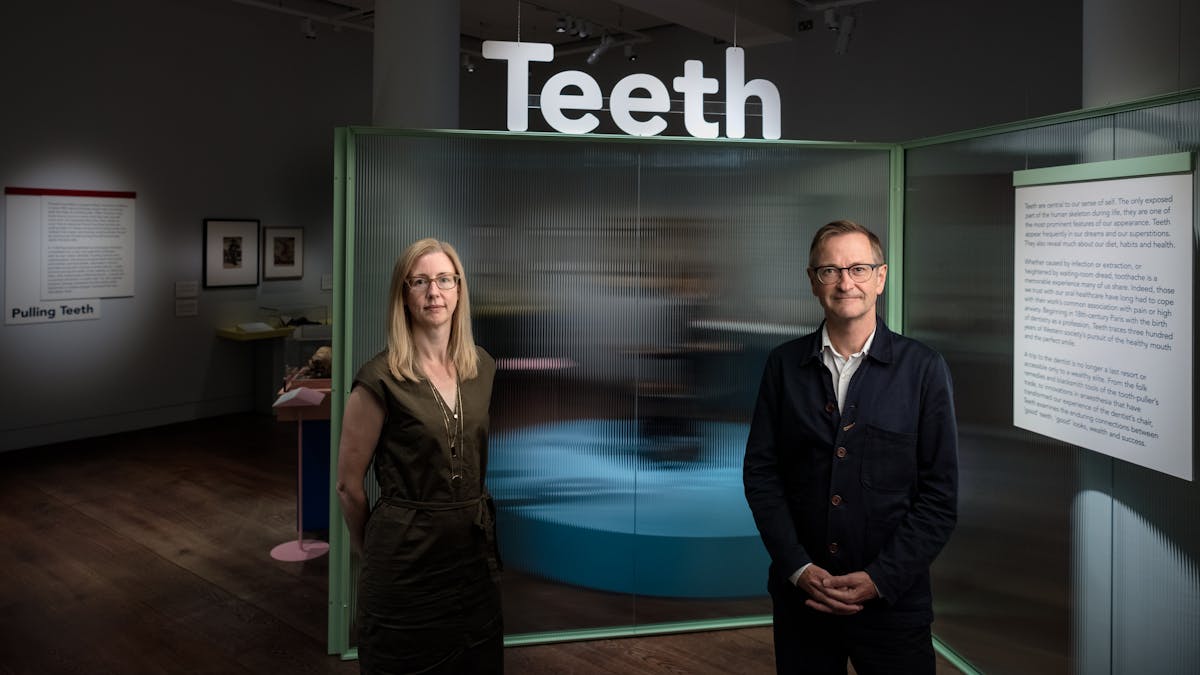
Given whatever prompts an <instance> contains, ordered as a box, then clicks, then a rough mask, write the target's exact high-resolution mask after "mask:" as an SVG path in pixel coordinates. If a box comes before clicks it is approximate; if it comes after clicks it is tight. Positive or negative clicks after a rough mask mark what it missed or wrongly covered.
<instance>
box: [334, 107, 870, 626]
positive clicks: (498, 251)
mask: <svg viewBox="0 0 1200 675" xmlns="http://www.w3.org/2000/svg"><path fill="white" fill-rule="evenodd" d="M341 151H344V158H345V162H344V163H343V165H342V168H341V169H339V171H344V172H345V175H344V177H345V182H344V183H343V184H342V185H343V188H344V193H342V196H343V197H344V202H345V210H344V214H343V216H342V217H343V219H344V220H343V221H342V223H340V228H339V231H340V234H341V237H340V238H341V240H342V241H344V242H346V248H345V249H344V251H343V252H342V257H343V259H344V263H343V269H342V275H343V276H344V279H345V284H344V287H343V288H341V289H340V291H339V295H341V296H342V297H343V298H344V299H345V300H344V303H343V304H344V306H343V310H344V311H343V315H344V319H343V320H345V321H346V322H347V328H346V330H345V331H344V333H343V336H344V337H343V340H344V342H343V344H344V347H343V355H342V357H341V359H340V361H339V363H343V364H347V366H348V367H347V368H346V370H347V375H348V374H349V372H351V370H352V368H356V367H357V365H358V364H361V363H362V362H363V361H364V360H366V359H368V358H370V357H371V356H372V355H374V354H375V353H377V352H378V351H379V350H380V349H382V348H383V344H384V343H383V335H384V326H383V321H384V315H385V303H386V293H387V287H388V282H389V275H390V273H391V267H392V264H393V262H394V260H395V258H396V256H397V255H398V254H399V253H400V252H401V250H402V249H403V248H404V247H405V246H406V245H407V244H409V243H410V242H412V241H414V240H415V239H418V238H420V237H425V236H433V237H437V238H439V239H444V240H447V241H450V242H452V243H453V244H454V245H455V246H456V247H457V248H458V250H459V252H460V253H461V254H462V256H463V259H464V262H465V264H466V266H467V270H468V275H469V278H470V290H471V301H472V305H473V314H474V328H475V335H476V339H477V341H478V342H479V344H480V345H482V346H484V347H485V348H486V349H488V350H489V351H490V352H491V353H492V355H493V356H495V357H496V358H497V359H498V361H499V364H500V371H499V374H498V376H497V383H496V390H495V396H494V399H493V406H492V415H491V422H492V450H491V464H490V467H489V484H490V486H491V490H492V492H493V494H494V496H495V498H496V501H497V506H498V511H499V514H498V522H499V534H500V542H501V548H502V553H503V555H504V562H505V565H506V568H507V569H506V572H505V574H504V578H503V585H504V600H505V626H506V631H507V633H508V634H509V636H510V639H509V643H510V644H518V643H522V642H529V641H537V640H546V639H563V637H564V636H572V635H578V636H583V635H587V636H595V635H599V634H605V633H606V632H607V633H609V634H629V631H630V630H632V631H633V632H637V631H640V630H645V631H652V630H662V629H666V628H669V629H674V630H678V629H686V628H688V627H715V626H720V625H733V624H737V623H738V622H742V623H747V622H755V621H759V622H761V621H762V620H763V618H764V617H765V616H766V615H768V614H769V612H770V603H769V600H768V599H767V597H766V588H765V587H766V579H765V576H766V566H767V558H766V553H765V551H764V550H763V548H762V545H761V543H760V542H759V540H758V537H757V533H756V531H755V529H754V525H753V522H752V521H751V518H750V514H749V510H748V509H747V508H746V506H745V501H744V498H743V496H742V487H741V460H742V453H743V449H744V443H745V437H746V429H747V423H748V419H749V415H750V411H751V407H752V405H753V396H754V394H755V390H756V388H757V385H758V379H759V376H760V374H761V367H762V363H763V361H764V359H765V356H766V352H767V350H769V349H770V348H771V347H773V346H774V345H776V344H778V343H780V342H782V341H784V340H787V339H789V338H791V337H794V336H798V335H800V334H802V333H804V332H807V331H809V330H811V329H812V328H813V327H814V326H816V325H817V323H818V321H819V318H820V314H819V311H818V310H819V308H818V306H817V304H816V302H815V300H814V299H813V298H812V297H811V294H810V290H809V287H808V284H807V282H806V281H805V277H804V268H805V266H806V264H807V246H808V242H809V240H810V238H811V236H812V234H813V232H814V231H815V230H816V229H817V228H818V227H820V226H821V225H822V224H824V223H826V222H828V221H830V220H834V219H837V218H852V219H855V220H858V221H860V222H863V223H867V224H870V225H872V226H874V227H875V228H876V229H877V230H878V231H879V233H880V235H881V236H882V237H883V238H884V240H885V243H886V238H887V231H888V224H889V223H888V217H889V206H890V205H889V201H888V199H889V193H890V180H891V176H890V175H889V172H890V158H891V151H890V149H889V148H888V147H885V146H864V145H826V144H801V143H763V142H757V143H755V142H695V141H670V140H663V139H650V140H633V139H616V138H566V137H558V136H541V135H497V134H472V133H450V132H446V133H428V132H426V133H420V132H412V133H408V132H395V131H379V130H361V129H356V130H349V131H347V132H346V133H345V134H344V143H343V145H342V148H341ZM339 157H341V155H339ZM339 175H341V174H340V173H339ZM339 394H341V395H342V396H344V395H345V390H344V389H343V390H341V391H339ZM340 404H341V401H340V400H336V401H335V419H336V415H337V409H338V408H339V407H340ZM336 546H337V537H335V547H336ZM340 555H341V556H342V559H343V560H347V561H348V560H349V559H348V558H347V557H346V556H347V555H348V554H347V553H345V552H344V551H342V552H341V553H340ZM338 556H339V553H338V552H337V551H335V561H336V559H337V557H338ZM331 569H332V570H333V572H332V578H331V589H332V591H331V598H332V600H333V602H332V606H333V608H334V609H333V612H334V614H335V617H334V620H333V621H332V622H331V624H332V625H335V626H342V625H343V624H341V623H339V622H342V621H346V622H348V621H349V617H351V616H352V614H353V585H352V579H353V573H352V571H353V563H352V561H351V562H350V564H349V565H347V567H346V568H345V569H342V568H341V567H340V566H338V565H337V564H336V562H335V565H334V567H333V568H331ZM347 632H348V633H349V635H350V639H351V641H352V639H353V632H352V630H351V631H347ZM331 643H333V644H335V645H336V644H337V640H336V636H334V634H333V632H331ZM351 644H352V642H351Z"/></svg>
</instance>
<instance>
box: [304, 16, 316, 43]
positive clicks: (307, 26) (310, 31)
mask: <svg viewBox="0 0 1200 675" xmlns="http://www.w3.org/2000/svg"><path fill="white" fill-rule="evenodd" d="M300 32H301V33H303V34H304V37H306V38H308V39H309V40H316V39H317V27H316V26H315V25H313V20H312V18H311V17H305V18H304V19H303V20H301V21H300Z"/></svg>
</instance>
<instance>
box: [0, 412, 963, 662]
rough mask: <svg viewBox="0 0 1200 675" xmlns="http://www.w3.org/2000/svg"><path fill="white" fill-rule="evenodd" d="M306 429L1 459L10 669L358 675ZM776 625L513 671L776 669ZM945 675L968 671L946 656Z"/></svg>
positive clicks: (520, 658)
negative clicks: (287, 551)
mask: <svg viewBox="0 0 1200 675" xmlns="http://www.w3.org/2000/svg"><path fill="white" fill-rule="evenodd" d="M295 433H296V431H295V426H293V425H292V424H287V423H277V422H275V421H274V420H273V419H272V418H269V417H262V416H256V415H236V416H229V417H222V418H217V419H212V420H201V421H197V422H190V423H185V424H179V425H172V426H169V427H162V428H158V429H149V430H144V431H137V432H131V433H126V434H119V435H115V436H109V437H104V438H99V439H89V440H86V441H77V442H71V443H65V444H60V445H56V446H47V447H42V448H32V449H29V450H21V451H15V452H8V453H0V540H2V541H0V673H2V674H6V675H7V674H10V673H12V674H17V673H20V674H25V673H29V674H34V673H36V674H38V675H43V674H55V673H122V674H136V673H214V674H215V673H289V674H291V673H355V672H357V670H358V668H357V664H356V663H354V662H343V661H341V660H340V659H339V658H337V657H335V656H329V655H327V654H326V653H325V652H326V650H325V644H326V606H327V583H328V581H327V571H328V568H327V560H328V559H327V557H322V558H318V559H316V560H312V561H308V562H304V563H283V562H278V561H275V560H273V559H272V558H271V557H270V555H269V551H270V549H271V548H272V547H273V546H274V545H276V544H279V543H282V542H284V541H287V540H288V539H290V538H291V537H293V536H295V530H294V528H295V520H294V519H295V495H294V489H295V488H294V483H295V479H294V476H295V461H296V458H295V443H296V437H295ZM771 652H772V641H771V632H770V629H769V628H749V629H741V630H729V631H718V632H709V633H691V634H680V635H670V636H661V637H653V638H629V639H621V640H595V641H589V642H575V643H564V644H553V645H538V646H529V647H511V648H509V649H507V650H506V653H505V661H506V669H507V672H508V673H510V675H511V674H514V673H516V674H523V673H530V674H533V675H537V674H540V673H546V674H549V673H555V674H559V673H578V674H580V675H586V674H592V673H596V674H613V675H621V674H626V673H628V674H633V673H673V674H678V673H690V674H695V675H708V674H712V675H716V674H722V675H724V674H728V673H738V674H741V675H754V674H756V673H764V674H765V673H773V672H774V665H773V659H772V656H771ZM939 672H947V673H949V672H956V671H954V670H953V669H952V668H951V667H950V666H948V665H947V664H944V663H941V662H939Z"/></svg>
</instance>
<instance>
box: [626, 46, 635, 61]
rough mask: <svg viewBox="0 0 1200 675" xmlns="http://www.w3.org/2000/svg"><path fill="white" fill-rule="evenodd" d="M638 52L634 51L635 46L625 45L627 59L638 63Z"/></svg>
mask: <svg viewBox="0 0 1200 675" xmlns="http://www.w3.org/2000/svg"><path fill="white" fill-rule="evenodd" d="M637 56H638V55H637V52H636V51H634V49H633V45H625V58H626V59H628V60H630V61H637Z"/></svg>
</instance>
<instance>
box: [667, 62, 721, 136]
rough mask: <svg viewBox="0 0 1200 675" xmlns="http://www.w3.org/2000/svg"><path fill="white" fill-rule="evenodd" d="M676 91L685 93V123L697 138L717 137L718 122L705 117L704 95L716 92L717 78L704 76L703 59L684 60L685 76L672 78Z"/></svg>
mask: <svg viewBox="0 0 1200 675" xmlns="http://www.w3.org/2000/svg"><path fill="white" fill-rule="evenodd" d="M672 85H673V86H674V88H675V91H677V92H679V93H681V94H683V125H684V126H685V127H687V130H688V133H689V134H691V135H693V136H695V137H696V138H716V137H717V133H718V126H717V123H716V122H707V121H705V119H704V95H705V94H715V93H717V89H718V88H719V84H718V83H717V78H715V77H705V76H704V62H703V61H684V62H683V77H677V78H675V79H674V80H672Z"/></svg>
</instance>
